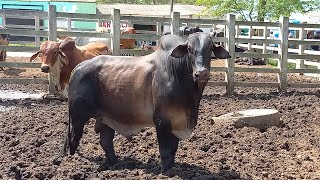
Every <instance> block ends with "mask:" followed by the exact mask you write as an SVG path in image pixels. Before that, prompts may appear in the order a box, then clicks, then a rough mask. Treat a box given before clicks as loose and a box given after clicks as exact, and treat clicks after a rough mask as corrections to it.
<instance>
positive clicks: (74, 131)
mask: <svg viewBox="0 0 320 180" xmlns="http://www.w3.org/2000/svg"><path fill="white" fill-rule="evenodd" d="M93 112H94V110H93V106H90V104H89V103H88V102H87V101H85V100H83V99H81V98H79V99H77V100H76V101H75V102H73V103H71V105H70V107H69V118H70V123H71V133H70V143H69V145H70V154H71V155H73V154H75V152H76V150H77V147H78V146H79V143H80V140H81V138H82V135H83V128H84V125H85V124H86V123H87V122H88V120H89V119H90V118H91V117H93Z"/></svg>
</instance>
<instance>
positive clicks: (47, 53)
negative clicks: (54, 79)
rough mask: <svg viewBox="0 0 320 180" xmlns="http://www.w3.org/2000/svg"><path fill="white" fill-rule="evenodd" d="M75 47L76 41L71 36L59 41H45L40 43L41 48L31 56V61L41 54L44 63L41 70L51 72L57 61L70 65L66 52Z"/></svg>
mask: <svg viewBox="0 0 320 180" xmlns="http://www.w3.org/2000/svg"><path fill="white" fill-rule="evenodd" d="M74 48H75V42H74V40H72V39H71V38H69V37H67V38H66V39H64V40H62V41H59V42H55V41H45V42H43V43H42V44H41V45H40V50H39V51H38V52H36V53H35V54H33V55H32V56H31V58H30V62H31V61H33V60H35V59H36V58H37V57H38V56H39V57H40V58H41V63H42V64H41V71H42V72H45V73H49V72H50V70H51V69H52V67H53V66H54V65H55V64H56V63H60V62H61V63H62V64H63V65H68V63H69V59H68V57H67V56H66V55H65V53H64V52H66V51H73V49H74Z"/></svg>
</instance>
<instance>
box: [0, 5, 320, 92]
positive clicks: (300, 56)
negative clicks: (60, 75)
mask: <svg viewBox="0 0 320 180" xmlns="http://www.w3.org/2000/svg"><path fill="white" fill-rule="evenodd" d="M0 15H1V17H2V18H5V17H17V16H19V17H21V16H23V17H34V18H35V19H36V20H37V21H39V20H40V19H42V20H47V21H48V28H47V29H45V28H43V27H39V23H36V25H35V27H34V30H20V29H10V28H8V29H0V33H8V34H10V35H24V36H34V37H36V42H35V46H33V47H32V46H10V45H9V46H0V50H7V51H18V52H21V51H22V52H23V51H31V52H35V51H38V50H39V43H40V42H39V39H40V38H41V37H45V38H48V40H54V41H55V40H56V39H57V36H58V35H63V36H71V37H75V36H77V37H99V38H110V39H111V42H112V43H111V49H112V52H113V54H114V55H120V54H132V55H146V54H149V53H151V52H152V51H150V50H147V51H146V50H142V49H120V38H127V39H135V40H145V41H157V40H158V39H159V38H160V36H161V34H162V30H161V27H162V25H170V27H171V33H173V34H178V32H179V28H180V27H181V26H182V25H199V26H200V28H205V27H207V28H214V27H216V26H218V25H219V26H223V27H225V28H224V29H225V37H218V38H216V40H215V41H216V42H224V43H225V44H226V45H225V46H226V48H227V49H228V50H229V52H230V55H231V56H232V58H230V59H227V60H226V66H224V67H212V68H211V70H212V71H215V72H219V71H220V72H224V73H225V80H224V81H221V82H219V81H210V82H209V85H212V86H225V87H226V91H227V93H228V94H231V93H233V92H234V88H235V87H274V88H279V91H285V90H286V89H287V88H288V87H298V88H319V87H320V83H316V84H312V83H288V80H287V77H288V76H287V75H288V73H320V69H308V68H305V66H304V64H307V63H308V62H309V61H307V60H309V59H312V60H320V56H319V55H315V54H308V53H310V52H309V51H308V50H306V46H307V45H310V44H315V45H320V41H317V40H311V39H306V30H309V29H320V24H292V23H289V19H288V18H287V17H281V18H280V20H279V22H247V21H236V20H235V16H234V15H231V14H229V15H227V18H226V19H225V20H214V19H187V18H180V14H179V13H177V12H174V13H173V14H172V16H171V17H167V18H159V17H135V16H122V15H120V11H119V10H118V9H113V10H112V12H111V14H109V15H91V14H74V13H61V12H56V8H55V6H52V5H51V6H50V7H49V11H48V12H39V11H36V12H29V11H28V12H26V11H7V10H0ZM57 20H66V21H68V22H69V23H68V24H71V22H72V21H91V22H97V24H101V22H103V21H112V29H111V32H110V33H107V32H104V33H99V32H94V31H92V30H91V31H90V30H79V29H73V28H71V26H68V28H67V29H68V31H57V29H58V27H57ZM121 21H127V22H130V24H146V25H156V27H157V30H156V31H154V32H144V33H143V34H120V22H121ZM245 27H246V28H249V34H248V35H247V36H242V35H241V34H240V29H241V28H245ZM255 29H258V30H259V32H262V33H261V34H259V35H255V34H253V33H252V32H253V30H255ZM272 29H278V30H279V32H280V35H279V38H278V39H274V38H271V37H269V34H270V30H272ZM289 29H294V30H296V32H299V33H298V34H299V36H298V37H297V38H289V36H288V32H289ZM235 44H238V45H239V46H246V47H247V48H248V49H249V50H250V51H251V52H249V53H236V52H235ZM270 44H278V47H274V46H270ZM291 45H296V47H297V49H292V48H289V47H291ZM253 49H260V50H261V52H260V53H253V52H252V50H253ZM274 50H276V51H277V52H278V53H277V54H274V53H273V51H274ZM235 57H249V58H253V57H254V58H272V59H277V60H278V61H279V63H278V68H244V67H235ZM288 61H294V62H296V63H297V69H288ZM0 66H2V67H19V68H39V66H40V64H39V63H9V62H2V63H0ZM236 72H256V73H276V74H277V75H278V82H266V83H257V82H254V83H253V82H237V81H235V73H236ZM0 83H6V84H8V83H14V84H18V83H22V84H32V83H40V84H42V83H49V92H50V93H52V92H54V88H53V87H52V86H51V85H50V84H53V83H51V81H50V74H49V78H48V79H13V78H2V79H0Z"/></svg>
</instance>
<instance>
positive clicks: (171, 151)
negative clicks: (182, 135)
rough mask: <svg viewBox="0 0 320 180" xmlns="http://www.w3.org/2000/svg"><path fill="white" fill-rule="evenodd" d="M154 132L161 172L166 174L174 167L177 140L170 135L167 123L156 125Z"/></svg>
mask: <svg viewBox="0 0 320 180" xmlns="http://www.w3.org/2000/svg"><path fill="white" fill-rule="evenodd" d="M160 121H161V120H160ZM156 130H157V138H158V143H159V150H160V158H161V172H166V171H167V170H169V169H171V168H172V166H173V165H174V158H175V155H176V152H177V149H178V144H179V139H178V138H177V137H176V136H174V135H173V134H172V133H171V127H170V124H169V123H167V122H158V123H156Z"/></svg>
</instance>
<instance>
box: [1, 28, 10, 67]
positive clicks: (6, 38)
mask: <svg viewBox="0 0 320 180" xmlns="http://www.w3.org/2000/svg"><path fill="white" fill-rule="evenodd" d="M0 45H4V46H7V45H9V36H8V34H0ZM6 58H7V51H5V50H3V51H2V50H0V62H4V61H6ZM0 69H2V67H0Z"/></svg>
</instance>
